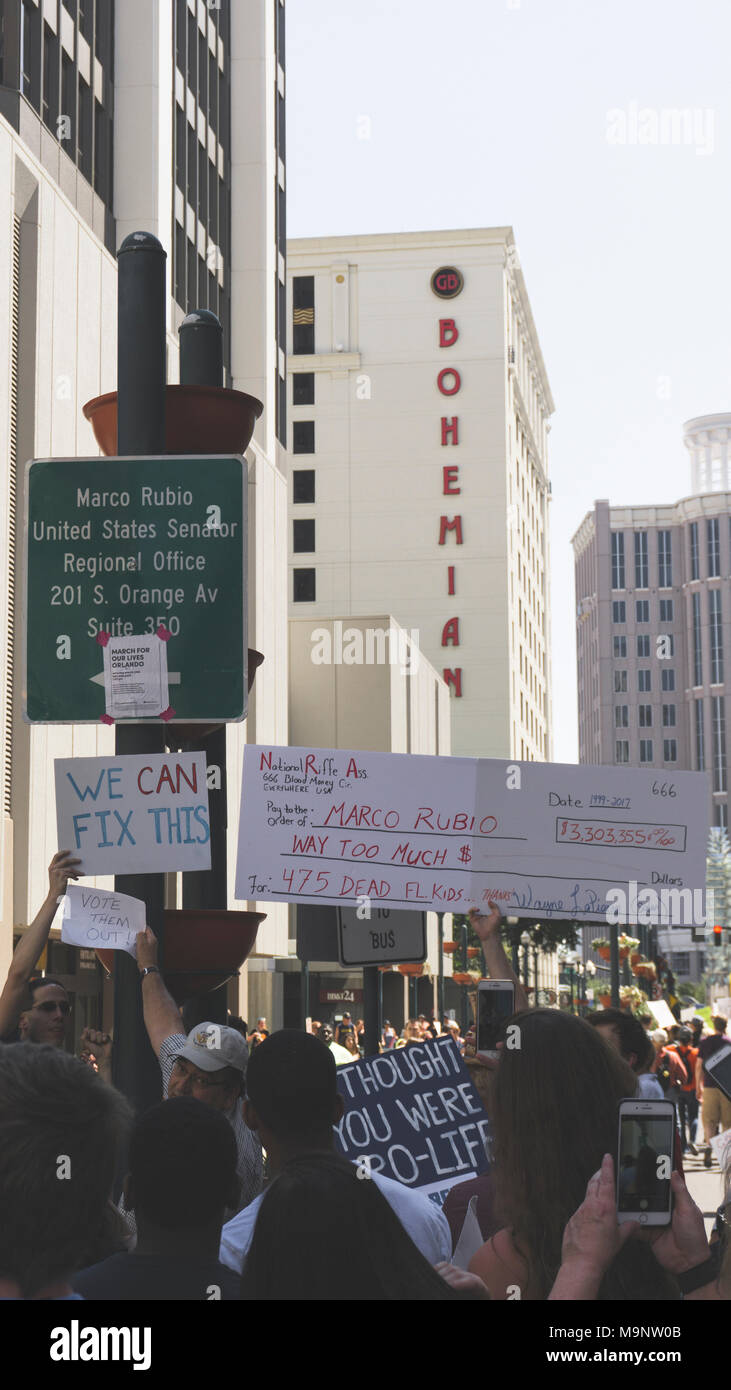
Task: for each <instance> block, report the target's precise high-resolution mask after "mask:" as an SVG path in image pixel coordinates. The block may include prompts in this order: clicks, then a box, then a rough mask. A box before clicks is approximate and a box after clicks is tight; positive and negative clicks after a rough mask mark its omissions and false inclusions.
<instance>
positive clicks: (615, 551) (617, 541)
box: [612, 531, 624, 589]
mask: <svg viewBox="0 0 731 1390" xmlns="http://www.w3.org/2000/svg"><path fill="white" fill-rule="evenodd" d="M612 588H613V589H623V588H624V534H623V532H622V531H612Z"/></svg>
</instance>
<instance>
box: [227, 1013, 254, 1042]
mask: <svg viewBox="0 0 731 1390" xmlns="http://www.w3.org/2000/svg"><path fill="white" fill-rule="evenodd" d="M226 1026H227V1027H228V1028H235V1029H236V1032H237V1033H240V1034H241V1036H242V1037H243V1038H248V1036H249V1025H248V1023H245V1022H244V1020H243V1018H239V1016H238V1014H229V1015H228V1017H227V1019H226Z"/></svg>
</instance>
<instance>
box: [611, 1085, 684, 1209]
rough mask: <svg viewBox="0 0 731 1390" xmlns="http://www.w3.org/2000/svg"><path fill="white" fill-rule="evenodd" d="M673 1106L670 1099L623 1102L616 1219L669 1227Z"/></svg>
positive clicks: (620, 1116)
mask: <svg viewBox="0 0 731 1390" xmlns="http://www.w3.org/2000/svg"><path fill="white" fill-rule="evenodd" d="M674 1141H675V1106H674V1105H673V1103H672V1101H669V1100H622V1101H620V1103H619V1143H618V1147H617V1220H618V1221H620V1222H622V1221H638V1222H639V1223H640V1225H641V1226H669V1225H670V1220H671V1217H672V1188H671V1186H670V1174H671V1173H672V1171H673V1153H674V1147H673V1146H674Z"/></svg>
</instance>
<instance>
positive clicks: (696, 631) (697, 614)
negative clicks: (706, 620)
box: [693, 593, 703, 685]
mask: <svg viewBox="0 0 731 1390" xmlns="http://www.w3.org/2000/svg"><path fill="white" fill-rule="evenodd" d="M693 684H694V685H702V684H703V644H702V637H701V596H700V594H699V593H695V594H693Z"/></svg>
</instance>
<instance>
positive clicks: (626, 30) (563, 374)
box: [286, 0, 731, 762]
mask: <svg viewBox="0 0 731 1390" xmlns="http://www.w3.org/2000/svg"><path fill="white" fill-rule="evenodd" d="M730 49H731V4H729V2H728V0H520V3H517V0H449V3H445V0H287V54H286V64H287V193H288V229H287V230H288V235H289V236H290V237H302V236H324V235H331V236H337V235H341V236H344V235H350V234H353V233H357V232H361V233H368V232H389V231H396V232H400V231H413V230H419V231H421V230H424V231H428V230H436V229H440V228H448V227H485V226H487V227H489V226H504V225H510V226H512V227H513V228H514V231H515V238H516V242H517V245H518V250H519V253H520V258H521V264H522V268H523V272H524V275H525V279H526V284H527V287H528V294H529V296H530V300H531V305H532V308H533V314H534V318H535V321H536V325H537V329H538V335H539V338H540V342H541V345H542V349H543V355H544V359H545V362H546V367H547V370H548V376H549V380H550V383H551V388H552V391H553V395H554V399H555V402H556V414H555V415H554V417H553V428H552V432H551V436H550V455H549V465H550V475H551V479H552V483H553V504H552V526H551V543H552V566H551V583H552V619H553V696H554V758H555V760H556V761H557V762H574V761H576V759H577V728H576V658H575V635H574V633H575V629H574V588H573V551H572V549H571V546H570V537H571V535H572V534H573V532H574V531H575V530H576V528H577V526H578V525H579V523H580V521H581V519H582V517H583V516H584V515H585V513H586V511H587V509H588V508H589V507H590V506H591V505H592V504H593V502H594V500H595V499H596V498H599V497H608V498H609V499H610V501H611V502H612V504H615V505H621V504H625V505H628V504H637V505H639V504H643V503H649V502H670V501H674V500H675V499H676V498H677V497H681V496H685V495H687V494H688V493H689V491H690V471H689V458H688V455H687V453H686V450H685V448H684V446H683V442H682V433H681V427H682V424H683V422H684V421H685V420H687V419H690V418H691V417H692V416H695V415H704V414H706V413H711V412H713V413H715V412H718V411H723V410H728V409H729V408H731V392H730V390H729V386H730V385H731V353H730V351H729V329H730V326H731V314H730V313H729V308H730V304H729V300H730V297H731V269H730V261H731V235H730V233H731V186H730V178H731V169H730V165H729V152H730V145H729V129H730V127H731V120H730V117H731V80H730V79H729V59H728V54H729V51H730ZM632 103H636V104H637V107H638V108H639V109H643V108H644V109H647V108H652V109H653V110H654V111H655V112H656V113H657V115H658V119H659V117H660V113H661V112H662V111H663V110H672V109H674V110H687V111H689V112H691V113H693V112H694V113H696V114H695V117H694V119H693V120H691V122H690V125H691V130H690V135H691V143H683V142H682V141H683V136H682V128H681V134H680V142H679V141H678V137H677V136H676V139H675V143H673V140H672V135H670V136H669V137H668V136H667V135H666V139H665V143H661V142H660V141H659V140H658V141H657V142H655V143H643V144H639V143H637V136H636V135H635V139H634V142H633V141H632V140H631V138H630V139H628V141H627V142H626V143H624V144H619V143H616V140H615V143H612V142H611V141H610V140H609V139H608V134H609V133H610V125H611V128H612V133H614V135H615V137H616V134H617V133H619V130H620V124H619V121H618V119H617V117H616V116H609V115H608V113H610V112H613V111H614V112H616V111H617V110H623V111H624V112H626V113H627V115H628V117H629V113H630V109H631V104H632ZM361 116H369V117H370V120H371V132H372V133H371V138H370V140H363V139H358V118H359V117H361ZM646 119H647V118H646ZM645 129H646V130H647V132H648V134H649V135H652V128H651V125H646V126H645Z"/></svg>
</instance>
